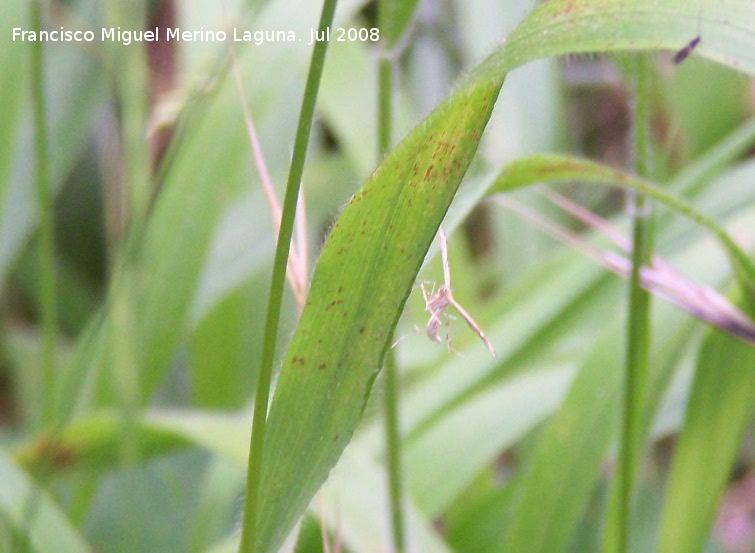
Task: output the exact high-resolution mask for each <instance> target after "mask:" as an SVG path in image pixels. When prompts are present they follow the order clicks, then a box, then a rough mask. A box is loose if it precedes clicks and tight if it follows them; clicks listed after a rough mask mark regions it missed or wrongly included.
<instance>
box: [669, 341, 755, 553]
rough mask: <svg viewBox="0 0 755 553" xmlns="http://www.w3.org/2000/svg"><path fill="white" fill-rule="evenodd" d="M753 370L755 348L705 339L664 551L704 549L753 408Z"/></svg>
mask: <svg viewBox="0 0 755 553" xmlns="http://www.w3.org/2000/svg"><path fill="white" fill-rule="evenodd" d="M753 367H755V348H753V347H752V346H749V345H746V344H743V343H741V342H739V341H737V340H734V339H733V338H731V337H729V336H727V335H724V334H722V333H720V332H716V331H713V332H711V333H710V334H709V335H708V336H707V338H706V340H705V342H704V343H703V346H702V348H701V350H700V355H699V358H698V362H697V372H696V374H695V380H694V383H693V385H692V391H691V392H690V396H689V399H688V409H687V413H686V418H685V421H684V426H683V428H682V432H681V434H680V436H679V442H678V444H677V447H676V453H675V456H674V462H673V465H672V469H671V476H670V480H669V484H668V488H667V492H666V497H667V498H666V502H665V505H664V508H663V517H662V522H661V528H660V534H659V547H658V551H659V552H660V553H682V552H684V553H695V552H697V551H702V550H703V547H704V545H705V543H706V540H707V537H708V532H709V530H710V527H711V523H712V521H713V518H714V517H715V515H716V509H717V506H718V501H719V499H720V498H721V495H722V494H723V491H724V488H725V487H726V485H727V483H728V480H729V475H730V472H731V470H732V467H733V464H734V462H735V461H736V456H737V453H738V451H739V447H740V444H741V441H742V436H743V433H744V430H745V427H746V425H747V424H748V422H749V421H750V415H751V413H752V409H753V405H755V395H754V394H753V390H754V389H755V370H753Z"/></svg>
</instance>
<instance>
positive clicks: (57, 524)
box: [0, 452, 91, 553]
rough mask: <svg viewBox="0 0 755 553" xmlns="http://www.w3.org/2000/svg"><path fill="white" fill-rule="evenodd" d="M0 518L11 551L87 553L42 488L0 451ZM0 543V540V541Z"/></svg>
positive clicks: (87, 549) (85, 544) (65, 519)
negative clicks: (6, 531)
mask: <svg viewBox="0 0 755 553" xmlns="http://www.w3.org/2000/svg"><path fill="white" fill-rule="evenodd" d="M0 522H2V527H4V528H6V529H8V530H10V533H11V535H6V536H4V537H3V540H7V541H6V543H8V542H10V543H14V544H15V547H14V549H13V551H28V552H30V553H31V552H39V553H45V552H48V551H59V552H60V553H88V552H89V551H91V549H90V548H89V546H88V545H87V543H86V542H85V541H84V539H83V538H82V537H81V535H80V534H79V533H78V532H77V531H76V529H75V528H74V527H73V526H72V525H71V523H70V522H69V521H68V519H67V518H66V516H65V514H64V513H63V511H61V510H60V508H59V507H58V506H57V505H55V503H54V502H53V500H52V499H51V498H50V497H49V495H48V494H47V492H46V491H44V490H43V489H41V488H40V487H39V486H37V484H36V483H35V482H34V481H33V480H32V479H31V478H30V477H29V476H28V475H27V474H26V473H24V472H23V471H22V470H21V469H20V468H18V467H17V466H15V465H14V464H13V462H12V461H11V460H10V459H9V458H8V457H7V455H6V454H5V452H0ZM0 543H1V542H0Z"/></svg>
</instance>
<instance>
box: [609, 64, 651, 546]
mask: <svg viewBox="0 0 755 553" xmlns="http://www.w3.org/2000/svg"><path fill="white" fill-rule="evenodd" d="M630 78H631V79H632V81H633V82H632V85H633V86H632V89H633V90H632V98H633V100H634V109H633V112H632V119H633V120H632V131H633V133H632V163H633V166H634V172H635V173H636V174H637V175H638V176H640V177H648V176H650V172H651V169H650V158H651V153H650V150H651V145H650V129H649V119H650V85H649V80H650V67H649V63H648V60H647V55H645V54H638V55H636V56H634V57H633V60H632V68H631V76H630ZM630 209H631V213H632V255H631V261H632V269H631V272H630V276H629V294H628V302H629V305H628V309H627V343H626V348H627V349H626V360H625V363H626V364H625V368H624V371H625V372H624V394H623V402H622V403H623V404H622V411H623V412H622V424H621V435H620V443H619V458H618V463H617V469H616V478H617V489H618V492H617V495H618V498H617V500H618V505H617V511H616V524H617V527H616V550H617V551H619V552H620V553H627V551H629V529H630V524H631V511H632V497H633V490H634V480H635V476H636V474H637V469H638V465H639V463H640V459H641V455H640V453H641V451H642V443H643V440H642V427H643V404H644V398H645V388H646V383H647V373H648V356H649V346H650V294H649V293H648V292H647V291H645V290H644V289H643V288H642V286H641V281H640V271H641V269H642V267H643V266H644V265H647V264H648V263H649V261H650V258H651V255H652V228H653V224H652V205H651V204H650V201H649V200H648V198H647V197H646V196H644V195H641V194H636V195H633V197H632V198H631V205H630ZM610 550H611V548H610V547H609V548H608V551H610Z"/></svg>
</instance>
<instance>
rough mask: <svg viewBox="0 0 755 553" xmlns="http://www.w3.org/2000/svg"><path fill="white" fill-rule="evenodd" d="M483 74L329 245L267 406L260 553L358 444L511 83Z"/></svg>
mask: <svg viewBox="0 0 755 553" xmlns="http://www.w3.org/2000/svg"><path fill="white" fill-rule="evenodd" d="M486 69H487V68H481V70H480V71H479V73H478V75H477V77H476V78H475V79H473V80H470V81H468V82H467V83H465V84H464V85H462V86H461V87H460V88H459V89H458V90H457V91H456V92H455V94H454V95H453V96H452V97H451V98H450V99H449V100H448V101H446V102H445V103H444V104H443V105H442V106H441V107H440V108H438V109H437V110H436V111H435V112H434V113H433V114H432V115H431V116H430V117H429V118H428V120H427V121H425V123H424V124H422V125H421V126H420V127H418V128H417V129H415V130H414V131H413V132H412V133H411V134H410V135H409V136H408V137H407V138H406V139H404V141H403V142H402V143H401V144H399V146H398V147H397V148H396V149H395V150H394V151H393V152H392V153H391V154H389V156H388V157H387V158H386V160H385V161H384V162H383V163H382V164H381V166H380V167H379V168H378V169H377V171H376V172H375V173H374V174H373V175H372V177H370V179H368V181H367V182H366V184H365V185H364V186H363V187H362V189H361V190H360V191H359V192H357V193H356V194H355V195H354V197H353V198H352V199H351V201H350V202H349V204H348V205H347V206H346V208H345V209H344V211H343V213H342V214H341V216H340V217H339V219H338V222H337V223H336V224H335V226H334V228H333V230H332V231H331V234H330V237H329V238H328V240H327V241H326V243H325V246H324V247H323V250H322V253H321V254H320V258H319V260H318V263H317V266H316V268H315V273H314V275H313V277H312V287H311V291H310V294H309V297H308V299H307V304H306V306H305V308H304V311H303V313H302V316H301V320H300V322H299V325H298V327H297V329H296V332H295V334H294V336H293V338H292V341H291V344H290V346H289V349H288V352H287V354H286V358H285V360H284V364H283V369H282V371H281V374H280V378H279V381H278V385H277V388H276V393H275V396H274V398H273V402H272V405H271V408H270V415H269V422H268V434H267V436H266V442H265V463H264V466H263V479H262V488H261V496H260V504H261V518H260V525H259V528H258V532H257V534H256V542H257V548H258V549H259V550H260V551H271V550H275V549H276V548H277V547H278V545H280V543H282V540H283V539H284V537H285V535H286V534H287V532H288V530H289V528H291V526H292V525H293V524H294V522H295V521H296V519H297V518H298V517H299V516H300V515H301V513H302V512H303V511H304V509H305V507H306V506H307V504H308V503H309V500H310V498H311V497H312V495H313V494H314V492H315V491H316V490H317V488H319V486H320V485H321V484H322V482H323V481H324V480H325V477H326V476H327V474H328V472H329V470H330V468H331V467H332V466H333V465H334V464H335V463H336V461H337V460H338V458H339V456H340V453H341V451H342V450H343V448H344V447H345V446H346V444H347V443H348V442H349V440H350V439H351V435H352V433H353V431H354V428H355V427H356V424H357V422H358V421H359V419H360V417H361V413H362V410H363V409H364V405H365V402H366V399H367V395H368V394H369V391H370V389H371V386H372V383H373V381H374V379H375V377H376V376H377V372H378V371H379V369H380V366H381V364H382V357H383V355H384V354H385V351H386V349H387V348H388V346H389V345H390V343H391V340H392V335H393V328H394V327H395V325H396V322H397V320H398V317H399V315H400V313H401V309H402V307H403V305H404V302H405V301H406V298H407V296H408V294H409V292H410V290H411V288H412V285H413V283H414V279H415V277H416V274H417V272H418V271H419V268H420V266H421V264H422V261H423V259H424V256H425V253H426V252H427V249H428V248H429V246H430V243H431V242H432V241H433V239H434V237H435V233H436V231H437V229H438V226H439V225H440V222H441V220H442V218H443V215H444V214H445V212H446V210H447V209H448V206H449V204H450V203H451V200H452V199H453V196H454V194H455V192H456V187H457V186H458V185H459V183H460V182H461V179H462V177H463V176H464V172H465V171H466V169H467V166H468V165H469V163H470V162H471V160H472V156H473V155H474V152H475V150H476V147H477V144H478V142H479V139H480V137H481V135H482V131H483V129H484V127H485V125H486V123H487V121H488V118H489V116H490V112H491V111H492V109H493V104H494V102H495V98H496V96H497V94H498V90H499V89H500V86H501V84H502V79H503V74H502V73H500V72H496V71H494V70H490V69H487V70H486ZM294 482H296V484H295V485H292V484H294Z"/></svg>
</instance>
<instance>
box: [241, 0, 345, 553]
mask: <svg viewBox="0 0 755 553" xmlns="http://www.w3.org/2000/svg"><path fill="white" fill-rule="evenodd" d="M336 3H337V2H336V0H325V1H324V3H323V8H322V13H321V16H320V24H319V26H318V32H319V33H323V32H324V31H326V30H327V29H328V28H329V27H330V26H331V24H332V22H333V17H334V15H335V9H336ZM327 49H328V42H327V41H325V40H323V41H318V42H316V43H315V46H314V51H313V53H312V61H311V64H310V67H309V74H308V75H307V83H306V86H305V89H304V99H303V100H302V107H301V111H300V112H299V123H298V126H297V129H296V138H295V141H294V151H293V158H292V160H291V167H290V170H289V174H288V181H287V183H286V194H285V197H284V200H283V214H282V216H281V226H280V231H279V233H278V242H277V244H276V248H275V260H274V263H273V276H272V279H271V283H270V294H269V296H268V304H267V313H266V318H265V333H264V336H263V342H262V359H261V361H260V370H259V377H258V381H257V391H256V395H255V402H254V420H253V421H252V439H251V444H250V448H249V464H248V467H247V485H246V494H245V506H244V516H243V522H242V527H241V543H240V545H239V553H252V552H254V551H255V550H256V541H255V535H256V530H257V519H258V515H259V507H260V506H259V490H260V484H261V481H262V469H263V450H264V444H265V423H266V419H267V408H268V403H269V396H270V383H271V380H272V373H273V362H274V360H275V345H276V342H277V338H278V325H279V323H280V311H281V302H282V299H283V289H284V283H285V279H286V265H287V263H288V255H289V247H290V244H291V237H292V235H293V228H294V220H295V217H296V204H297V199H298V197H299V188H300V185H301V177H302V173H303V172H304V159H305V157H306V152H307V144H308V142H309V134H310V131H311V129H312V120H313V118H314V112H315V103H316V101H317V92H318V89H319V87H320V78H321V76H322V70H323V66H324V65H325V54H326V52H327Z"/></svg>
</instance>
